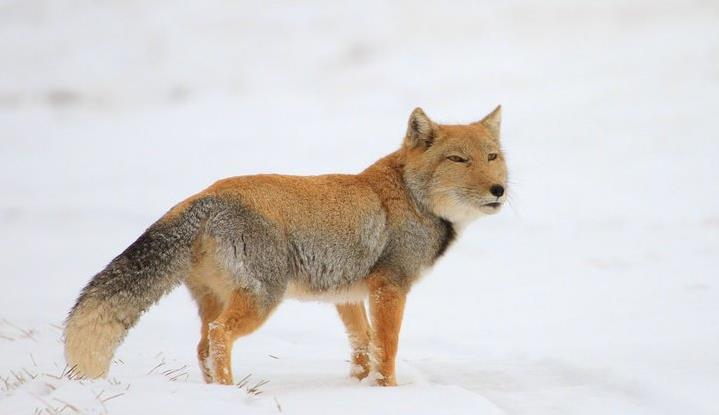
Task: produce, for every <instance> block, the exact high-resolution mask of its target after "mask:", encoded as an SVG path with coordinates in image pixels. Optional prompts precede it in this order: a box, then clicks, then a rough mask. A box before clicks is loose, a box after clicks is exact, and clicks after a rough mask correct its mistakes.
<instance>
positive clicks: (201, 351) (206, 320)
mask: <svg viewBox="0 0 719 415" xmlns="http://www.w3.org/2000/svg"><path fill="white" fill-rule="evenodd" d="M197 303H198V306H199V311H200V319H201V320H202V328H201V338H200V342H199V343H198V344H197V360H198V361H199V363H200V370H201V371H202V377H203V378H204V379H205V382H206V383H212V374H211V373H210V367H209V365H208V363H209V362H208V360H207V359H208V357H209V355H210V341H209V327H210V323H212V322H213V321H214V320H215V319H217V317H219V316H220V313H221V312H222V304H221V302H220V299H219V298H218V297H217V296H216V295H214V294H212V293H206V294H204V295H203V296H202V297H200V298H198V300H197Z"/></svg>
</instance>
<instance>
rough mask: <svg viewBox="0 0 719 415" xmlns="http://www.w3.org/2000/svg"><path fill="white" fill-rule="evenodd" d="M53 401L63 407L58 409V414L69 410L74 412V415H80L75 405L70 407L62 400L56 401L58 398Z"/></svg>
mask: <svg viewBox="0 0 719 415" xmlns="http://www.w3.org/2000/svg"><path fill="white" fill-rule="evenodd" d="M53 399H54V400H56V401H58V402H60V403H61V404H63V405H65V406H63V407H62V408H60V412H62V411H64V410H65V409H69V410H71V411H73V412H75V413H76V414H80V413H82V411H80V410H79V409H77V407H76V406H75V405H70V404H69V403H67V402H65V401H63V400H62V399H58V398H53Z"/></svg>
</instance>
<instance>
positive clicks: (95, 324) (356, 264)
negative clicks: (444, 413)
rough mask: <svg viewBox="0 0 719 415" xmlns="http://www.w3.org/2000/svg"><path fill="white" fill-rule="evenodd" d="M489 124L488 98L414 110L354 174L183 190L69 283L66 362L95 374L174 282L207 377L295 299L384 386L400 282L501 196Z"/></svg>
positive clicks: (356, 372)
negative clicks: (315, 307) (330, 316)
mask: <svg viewBox="0 0 719 415" xmlns="http://www.w3.org/2000/svg"><path fill="white" fill-rule="evenodd" d="M500 120H501V109H500V107H497V108H496V109H495V110H494V111H492V112H491V113H490V114H489V115H487V116H486V117H484V118H483V119H482V120H480V121H477V122H473V123H470V124H466V125H444V124H438V123H435V122H434V121H432V120H431V119H430V118H429V117H427V115H426V114H425V113H424V112H423V111H422V109H420V108H417V109H415V110H414V111H413V112H412V114H411V116H410V118H409V122H408V126H407V133H406V135H405V137H404V140H403V142H402V144H401V147H400V148H399V149H398V150H397V151H395V152H393V153H391V154H389V155H387V156H385V157H383V158H381V159H380V160H378V161H377V162H375V163H374V164H372V165H371V166H369V167H368V168H367V169H366V170H364V171H363V172H361V173H359V174H356V175H344V174H330V175H323V176H310V177H300V176H284V175H256V176H240V177H232V178H228V179H224V180H220V181H218V182H216V183H215V184H213V185H212V186H210V187H209V188H207V189H205V190H204V191H202V192H200V193H198V194H196V195H194V196H191V197H189V198H188V199H186V200H184V201H183V202H181V203H179V204H178V205H176V206H174V207H173V208H172V209H170V211H169V212H167V213H166V214H165V215H164V216H163V217H162V218H160V219H159V220H158V221H157V222H155V223H154V224H152V225H151V226H150V227H149V228H148V229H147V230H146V231H145V233H143V234H142V235H141V236H140V237H139V239H137V241H135V242H134V243H133V244H132V245H130V246H129V247H128V248H127V249H126V250H125V251H124V252H122V253H121V254H120V255H119V256H118V257H116V258H115V259H113V260H112V262H110V264H109V265H107V267H106V268H105V269H104V270H102V271H101V272H100V273H99V274H97V275H95V277H94V278H92V280H91V281H90V282H89V283H88V284H87V286H85V288H84V289H83V290H82V292H81V293H80V296H79V298H78V299H77V302H76V304H75V306H74V307H73V308H72V310H71V311H70V314H69V316H68V317H67V320H66V322H65V356H66V358H67V361H68V364H69V365H70V366H72V367H74V368H75V371H76V372H77V373H79V374H81V375H84V376H87V377H100V376H104V375H106V374H107V371H108V369H109V365H110V361H111V359H112V356H113V353H114V352H115V349H116V348H117V347H118V345H119V344H120V342H121V341H122V340H123V338H124V337H125V335H126V334H127V332H128V330H129V329H130V328H131V327H132V326H133V325H134V324H135V323H136V322H137V320H138V319H139V318H140V316H141V315H142V313H144V312H145V311H146V310H147V309H148V308H149V307H150V306H151V305H153V304H154V303H155V302H157V301H158V300H159V299H160V298H161V297H162V296H163V295H165V294H167V293H168V292H169V291H170V290H172V289H173V288H175V287H176V286H177V285H179V284H180V283H184V284H185V285H186V286H187V288H188V289H189V290H190V293H191V294H192V297H193V298H194V299H195V301H196V302H197V305H198V308H199V314H200V318H201V320H202V328H201V338H200V342H199V344H198V346H197V355H198V358H199V363H200V367H201V370H202V373H203V376H204V378H205V380H206V381H207V382H215V383H221V384H231V383H232V382H233V380H232V369H231V360H230V358H231V351H232V344H233V342H234V341H235V340H236V339H237V338H238V337H241V336H245V335H248V334H250V333H252V332H253V331H255V330H256V329H257V328H259V327H260V326H261V325H262V323H263V322H264V321H266V320H267V318H268V317H269V315H270V314H271V313H272V311H273V310H274V309H275V308H276V307H277V306H278V305H279V304H280V302H281V301H282V300H283V299H285V298H299V299H308V300H320V301H327V302H330V303H334V304H335V306H336V309H337V311H338V313H339V316H340V318H341V320H342V322H343V323H344V325H345V326H346V329H347V333H348V337H349V342H350V345H351V348H352V372H351V373H352V375H353V376H355V377H356V378H358V379H363V378H365V377H367V376H368V375H370V374H371V375H372V379H373V380H374V382H375V383H376V384H378V385H383V386H392V385H396V379H395V356H396V355H397V346H398V337H399V330H400V326H401V324H402V314H403V310H404V304H405V298H406V295H407V293H408V292H409V290H410V287H411V286H412V284H413V283H414V282H415V281H416V280H417V279H418V277H419V276H420V274H421V273H422V272H423V271H425V270H426V269H428V268H429V267H431V266H432V265H433V264H434V263H435V261H436V260H437V258H439V257H440V256H441V255H442V254H443V253H444V252H445V251H446V249H447V248H448V247H449V245H450V244H451V243H452V241H453V240H454V239H455V236H456V234H457V231H458V230H459V229H461V228H462V227H463V226H464V225H466V224H467V223H468V222H469V221H471V220H473V219H475V218H477V217H479V216H482V215H484V214H493V213H496V212H498V211H499V210H500V208H501V206H502V204H503V203H504V202H505V200H506V185H507V184H506V183H507V168H506V164H505V159H504V156H503V154H502V150H501V149H500V143H499V139H500ZM365 301H366V302H367V303H368V307H369V312H366V311H365V305H364V304H365ZM368 317H369V318H368Z"/></svg>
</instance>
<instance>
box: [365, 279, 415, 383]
mask: <svg viewBox="0 0 719 415" xmlns="http://www.w3.org/2000/svg"><path fill="white" fill-rule="evenodd" d="M369 288H370V293H369V294H370V295H369V308H370V320H371V322H372V348H371V350H372V354H373V356H372V357H373V359H372V360H373V362H372V363H373V365H374V367H373V370H374V371H375V372H376V376H377V377H376V382H377V384H378V385H380V386H396V385H397V380H396V378H395V358H396V356H397V347H398V343H399V331H400V328H401V326H402V316H403V314H404V304H405V300H406V297H407V290H406V289H404V288H403V287H400V286H398V285H396V284H393V283H392V282H390V281H387V279H385V278H382V277H378V278H372V279H370V284H369Z"/></svg>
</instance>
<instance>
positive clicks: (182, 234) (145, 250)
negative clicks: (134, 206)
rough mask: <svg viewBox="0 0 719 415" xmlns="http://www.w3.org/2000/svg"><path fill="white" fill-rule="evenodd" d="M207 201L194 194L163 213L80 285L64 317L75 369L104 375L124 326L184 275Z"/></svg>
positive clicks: (69, 360) (67, 354)
mask: <svg viewBox="0 0 719 415" xmlns="http://www.w3.org/2000/svg"><path fill="white" fill-rule="evenodd" d="M212 205H213V201H212V199H198V200H195V201H194V202H191V203H190V204H189V205H188V207H187V208H186V209H185V210H184V211H183V212H181V213H179V214H177V215H173V216H169V215H166V216H165V217H163V218H162V219H160V220H159V221H157V222H156V223H154V224H153V225H152V226H150V227H149V228H148V229H147V230H146V231H145V233H143V234H142V236H140V237H139V238H138V239H137V240H136V241H135V242H134V243H133V244H132V245H130V246H129V247H128V248H127V249H126V250H125V251H124V252H123V253H122V254H120V255H119V256H117V257H116V258H115V259H113V260H112V262H110V264H109V265H108V266H107V267H105V269H104V270H102V271H101V272H100V273H99V274H97V275H95V277H94V278H93V279H92V280H91V281H90V282H89V283H88V284H87V285H86V286H85V288H83V290H82V292H81V293H80V296H79V298H78V299H77V302H76V303H75V306H74V307H73V308H72V310H71V311H70V314H69V315H68V317H67V320H65V357H66V359H67V363H68V365H69V366H70V367H74V368H75V371H76V372H77V373H79V374H81V375H84V376H87V377H93V378H95V377H100V376H104V375H105V374H107V371H108V369H109V366H110V361H111V359H112V356H113V355H114V353H115V349H117V347H118V346H119V345H120V343H121V342H122V340H123V339H124V338H125V335H126V334H127V331H128V330H129V329H130V328H131V327H132V326H134V325H135V323H136V322H137V320H138V319H139V318H140V316H141V315H142V313H144V312H145V311H146V310H147V309H148V308H150V306H152V305H153V304H155V303H156V302H157V301H158V300H159V299H160V298H161V297H162V296H164V295H165V294H167V293H168V292H170V291H171V290H172V289H173V288H175V287H176V286H177V285H179V284H180V282H182V281H183V280H184V279H185V278H186V276H187V274H188V273H189V270H190V266H191V255H192V253H191V251H192V244H193V242H194V240H195V238H196V237H197V235H198V234H199V233H200V232H199V230H200V228H201V227H202V226H203V224H204V223H205V221H206V219H207V216H208V215H209V212H210V211H211V209H212Z"/></svg>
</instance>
